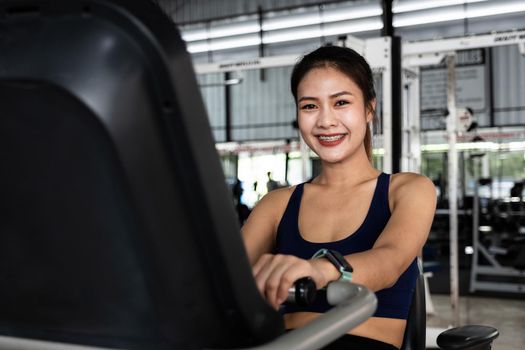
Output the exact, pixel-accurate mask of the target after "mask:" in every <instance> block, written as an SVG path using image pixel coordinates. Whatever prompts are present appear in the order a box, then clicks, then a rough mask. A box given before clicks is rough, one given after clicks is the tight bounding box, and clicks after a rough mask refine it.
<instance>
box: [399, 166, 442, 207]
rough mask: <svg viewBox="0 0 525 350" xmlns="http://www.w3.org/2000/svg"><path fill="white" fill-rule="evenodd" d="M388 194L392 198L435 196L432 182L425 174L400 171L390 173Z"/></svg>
mask: <svg viewBox="0 0 525 350" xmlns="http://www.w3.org/2000/svg"><path fill="white" fill-rule="evenodd" d="M390 195H391V196H392V197H394V199H398V200H399V199H404V198H407V197H409V198H411V199H414V198H418V197H423V198H428V197H435V196H436V188H435V186H434V183H433V182H432V181H431V180H430V179H429V178H428V177H426V176H423V175H420V174H416V173H411V172H402V173H396V174H393V175H391V180H390Z"/></svg>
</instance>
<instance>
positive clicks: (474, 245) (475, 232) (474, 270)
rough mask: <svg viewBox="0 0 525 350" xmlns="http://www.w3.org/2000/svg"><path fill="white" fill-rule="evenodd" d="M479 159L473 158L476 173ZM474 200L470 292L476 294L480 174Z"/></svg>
mask: <svg viewBox="0 0 525 350" xmlns="http://www.w3.org/2000/svg"><path fill="white" fill-rule="evenodd" d="M476 160H477V158H472V163H473V166H472V169H474V171H476V170H475V169H476V168H477V167H476V166H475V164H474V163H475V162H476ZM474 181H475V182H474V198H473V199H472V201H473V203H472V248H473V250H474V254H473V255H472V267H471V268H470V292H471V293H472V292H474V291H475V290H476V289H475V288H474V287H475V284H476V277H477V275H478V264H479V261H478V260H479V246H480V244H479V230H478V229H479V181H478V174H477V173H474Z"/></svg>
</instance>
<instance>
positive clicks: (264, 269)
mask: <svg viewBox="0 0 525 350" xmlns="http://www.w3.org/2000/svg"><path fill="white" fill-rule="evenodd" d="M330 269H331V270H333V271H331V270H330ZM334 272H335V278H334ZM253 274H254V276H255V281H256V283H257V287H258V288H259V291H260V292H261V294H262V295H263V296H264V297H265V298H266V300H267V301H268V303H269V304H270V305H271V306H272V307H274V308H276V309H278V308H279V305H280V304H282V303H283V302H284V301H285V300H286V298H287V296H288V289H290V287H292V285H293V283H294V282H295V281H297V280H298V279H300V278H302V277H311V278H312V279H313V280H314V282H315V285H316V287H317V288H318V289H319V288H322V287H324V286H325V285H326V284H328V282H330V281H332V280H334V279H337V270H336V269H335V267H333V265H331V264H330V263H329V262H328V261H326V259H315V260H304V259H300V258H298V257H296V256H293V255H282V254H277V255H273V254H264V255H262V256H261V258H260V259H259V260H258V261H257V263H256V264H255V265H254V266H253Z"/></svg>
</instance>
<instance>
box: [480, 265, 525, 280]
mask: <svg viewBox="0 0 525 350" xmlns="http://www.w3.org/2000/svg"><path fill="white" fill-rule="evenodd" d="M478 275H492V276H509V277H525V270H518V269H515V268H513V267H504V266H501V267H498V266H484V265H481V266H478Z"/></svg>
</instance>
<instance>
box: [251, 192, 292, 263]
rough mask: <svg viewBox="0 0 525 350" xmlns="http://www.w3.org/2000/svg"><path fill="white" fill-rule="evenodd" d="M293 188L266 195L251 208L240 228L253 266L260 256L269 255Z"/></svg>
mask: <svg viewBox="0 0 525 350" xmlns="http://www.w3.org/2000/svg"><path fill="white" fill-rule="evenodd" d="M292 191H293V188H281V189H278V190H274V191H272V192H269V193H268V194H266V195H265V196H264V197H263V198H262V199H261V200H260V201H259V203H257V205H256V206H255V207H254V208H253V210H252V212H251V213H250V216H249V217H248V219H247V220H246V222H245V223H244V225H243V227H242V236H243V239H244V246H245V247H246V252H247V253H248V258H249V259H250V264H251V265H252V266H253V265H255V263H256V262H257V261H258V260H259V258H260V257H261V256H263V255H264V254H266V253H270V252H271V251H272V250H273V247H274V244H275V236H276V233H277V227H278V226H279V222H280V221H281V217H282V215H283V213H284V210H285V208H286V205H287V203H288V200H289V198H290V195H291V194H292Z"/></svg>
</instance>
